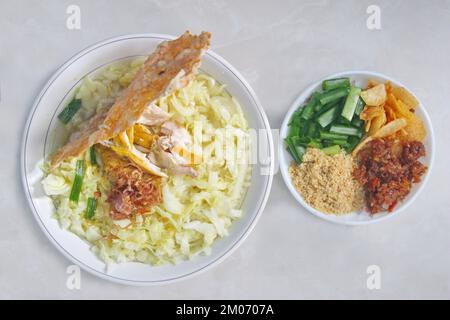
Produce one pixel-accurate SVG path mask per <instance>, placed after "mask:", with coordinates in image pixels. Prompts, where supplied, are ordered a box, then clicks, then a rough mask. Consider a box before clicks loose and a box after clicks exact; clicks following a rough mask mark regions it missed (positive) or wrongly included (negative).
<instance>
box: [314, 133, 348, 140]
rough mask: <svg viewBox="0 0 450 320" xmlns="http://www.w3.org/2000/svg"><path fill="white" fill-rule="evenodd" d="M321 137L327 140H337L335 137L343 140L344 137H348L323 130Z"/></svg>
mask: <svg viewBox="0 0 450 320" xmlns="http://www.w3.org/2000/svg"><path fill="white" fill-rule="evenodd" d="M320 138H321V139H325V140H335V139H337V140H343V139H347V135H344V134H337V133H332V132H326V131H322V132H321V133H320Z"/></svg>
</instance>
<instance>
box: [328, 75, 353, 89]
mask: <svg viewBox="0 0 450 320" xmlns="http://www.w3.org/2000/svg"><path fill="white" fill-rule="evenodd" d="M340 87H347V88H348V87H350V79H349V78H336V79H328V80H325V81H324V82H322V89H323V90H331V89H336V88H340Z"/></svg>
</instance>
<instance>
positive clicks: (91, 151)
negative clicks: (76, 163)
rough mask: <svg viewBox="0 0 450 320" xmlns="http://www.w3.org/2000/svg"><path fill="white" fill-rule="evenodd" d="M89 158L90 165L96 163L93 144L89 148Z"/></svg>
mask: <svg viewBox="0 0 450 320" xmlns="http://www.w3.org/2000/svg"><path fill="white" fill-rule="evenodd" d="M89 159H90V160H91V165H93V166H96V165H97V155H96V154H95V146H91V147H90V148H89Z"/></svg>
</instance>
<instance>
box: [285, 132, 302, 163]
mask: <svg viewBox="0 0 450 320" xmlns="http://www.w3.org/2000/svg"><path fill="white" fill-rule="evenodd" d="M285 142H286V145H287V150H288V151H289V153H290V154H291V156H292V158H293V159H294V161H295V162H297V163H300V162H301V159H300V156H299V154H298V153H297V149H296V148H295V145H294V143H293V142H292V140H291V139H289V138H287V139H285Z"/></svg>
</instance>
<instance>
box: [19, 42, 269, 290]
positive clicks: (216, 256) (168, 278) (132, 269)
mask: <svg viewBox="0 0 450 320" xmlns="http://www.w3.org/2000/svg"><path fill="white" fill-rule="evenodd" d="M167 39H173V37H171V36H167V35H159V34H135V35H126V36H120V37H117V38H113V39H109V40H106V41H103V42H101V43H98V44H95V45H93V46H91V47H89V48H87V49H85V50H83V51H81V52H80V53H78V54H76V55H75V56H74V57H73V58H71V59H70V60H69V61H68V62H67V63H65V64H64V65H63V66H62V67H60V68H59V69H58V70H57V71H56V73H55V74H54V75H53V76H52V77H51V79H50V80H49V81H48V83H47V84H46V85H45V87H44V89H43V90H42V92H41V93H40V94H39V96H38V97H37V99H36V101H35V104H34V106H33V108H32V110H31V113H30V116H29V119H28V121H27V124H26V127H25V133H24V137H23V145H22V158H21V167H22V180H23V185H24V188H25V194H26V197H27V198H28V202H29V204H30V207H31V209H32V211H33V213H34V216H35V218H36V220H37V222H38V223H39V225H40V227H41V228H42V230H43V231H44V233H45V234H46V236H47V237H48V238H49V239H50V241H51V242H52V243H53V244H54V245H55V246H56V248H58V249H59V251H61V252H62V253H63V254H64V255H65V256H66V257H67V258H69V259H70V260H71V261H72V262H74V263H76V264H78V265H79V266H80V267H82V268H83V269H84V270H86V271H88V272H90V273H92V274H94V275H97V276H99V277H101V278H104V279H107V280H111V281H115V282H119V283H123V284H130V285H153V284H161V283H168V282H174V281H177V280H180V279H184V278H187V277H189V276H192V275H194V274H197V273H199V272H201V271H204V270H207V269H209V268H210V267H212V266H213V265H217V264H218V263H219V262H220V261H222V260H223V259H224V258H225V257H227V256H228V255H230V254H231V252H232V251H233V250H235V249H236V248H237V247H238V246H239V245H240V244H241V243H242V242H243V241H244V239H245V238H246V237H247V236H248V234H249V233H250V231H251V230H252V228H253V227H254V226H255V224H256V222H257V220H258V217H259V216H260V214H261V212H262V211H263V208H264V206H265V203H266V201H267V197H268V195H269V192H270V188H271V185H272V176H273V163H272V161H270V164H268V165H266V166H264V167H263V166H262V165H259V164H255V165H254V166H253V173H252V177H251V185H250V187H249V189H248V191H247V194H246V196H245V199H244V202H243V204H242V210H243V212H244V214H243V217H242V218H241V219H240V220H238V221H236V222H234V223H233V226H232V227H231V229H230V233H229V235H228V236H227V237H224V238H222V239H220V240H217V241H216V242H215V243H214V245H213V247H212V250H211V254H210V255H208V256H198V257H195V258H194V259H192V260H190V261H185V262H181V263H179V264H177V265H165V266H158V267H153V266H149V265H145V264H141V263H122V264H116V265H113V266H110V267H108V268H106V267H105V264H104V263H103V262H102V261H101V260H99V259H98V258H97V257H96V256H95V255H94V254H93V253H92V252H91V251H90V250H89V245H88V243H86V242H84V241H83V240H81V239H80V238H78V237H77V236H76V235H74V234H73V233H71V232H69V231H65V230H62V229H61V228H60V227H59V225H58V223H57V221H56V220H55V219H54V218H52V214H53V212H54V207H53V204H52V202H51V200H50V198H49V197H47V196H46V195H45V194H44V191H43V188H42V186H41V182H40V181H41V179H42V177H43V175H42V172H41V169H40V165H41V164H42V162H43V159H44V158H45V157H47V156H48V155H49V154H50V153H51V151H52V150H54V149H55V147H56V146H57V145H58V144H60V143H61V142H62V141H60V140H61V138H60V135H58V134H55V132H58V128H59V129H60V128H61V124H59V122H58V121H57V118H56V117H55V115H56V114H58V113H59V111H60V110H61V109H62V108H63V107H64V106H65V105H66V104H67V103H68V102H69V101H68V99H69V98H68V97H70V96H71V95H70V93H71V92H72V90H73V89H74V88H75V87H77V86H78V85H79V83H80V81H81V79H83V77H85V76H86V75H89V74H91V73H93V72H95V71H96V70H97V69H99V68H101V67H103V66H105V65H108V64H110V63H113V62H116V61H118V60H121V59H129V58H132V57H136V56H143V55H148V54H149V53H151V52H152V51H153V50H154V49H155V48H156V46H157V45H158V44H159V43H160V42H161V41H164V40H167ZM201 70H202V71H203V72H206V73H208V74H210V75H211V76H212V77H214V78H215V79H217V80H218V81H220V82H221V83H224V84H226V86H227V90H228V91H229V92H230V93H231V94H232V95H233V96H235V97H236V98H237V100H238V101H239V102H240V104H241V106H242V108H243V111H244V113H245V115H246V117H247V120H248V122H249V126H250V128H254V129H256V130H264V131H263V132H265V134H263V135H260V136H259V141H258V143H259V145H260V147H261V146H262V147H263V148H264V147H265V150H266V151H267V154H268V157H270V159H273V154H274V150H273V141H272V136H271V135H270V127H269V122H268V121H267V117H266V115H265V113H264V110H263V109H262V107H261V105H260V103H259V102H258V99H257V98H256V96H255V93H254V92H253V90H252V89H251V88H250V86H249V85H248V83H247V82H246V81H245V80H244V79H243V77H242V76H241V75H240V74H239V73H238V72H237V71H236V70H235V69H234V68H233V67H232V66H231V65H230V64H229V63H227V62H226V61H225V60H224V59H223V58H221V57H219V56H218V55H217V54H215V53H213V52H211V51H207V52H206V53H205V55H204V57H203V59H202V65H201ZM262 171H264V172H266V173H267V174H264V175H263V174H261V172H262Z"/></svg>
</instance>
